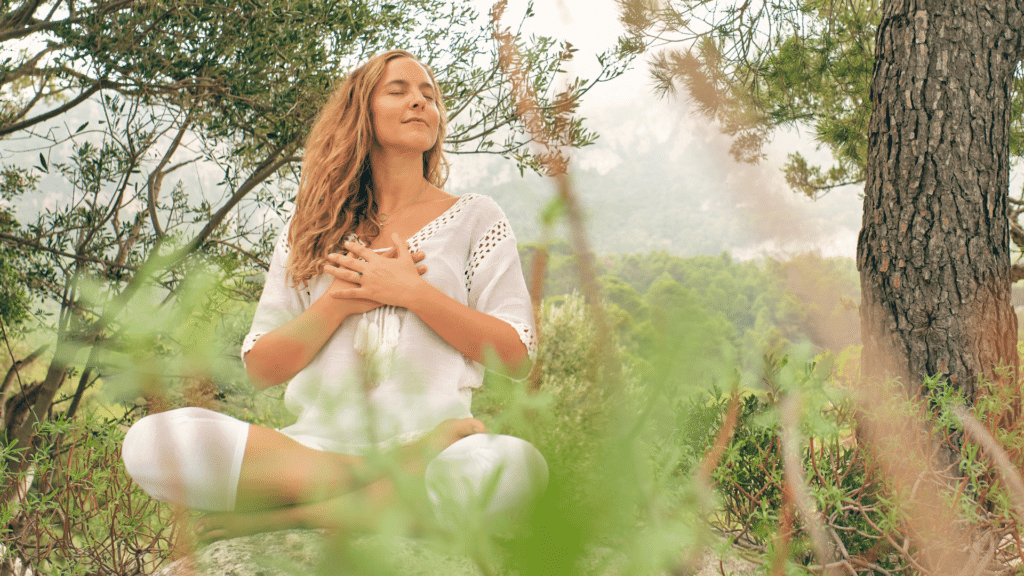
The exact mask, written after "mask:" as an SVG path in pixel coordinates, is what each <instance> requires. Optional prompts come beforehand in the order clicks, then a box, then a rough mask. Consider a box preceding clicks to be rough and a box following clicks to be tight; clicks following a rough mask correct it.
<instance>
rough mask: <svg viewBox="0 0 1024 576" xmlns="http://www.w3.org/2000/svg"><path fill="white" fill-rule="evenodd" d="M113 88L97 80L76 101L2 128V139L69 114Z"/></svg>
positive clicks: (0, 132)
mask: <svg viewBox="0 0 1024 576" xmlns="http://www.w3.org/2000/svg"><path fill="white" fill-rule="evenodd" d="M112 86H114V84H113V83H110V82H107V81H106V80H97V81H96V83H95V84H93V85H92V86H90V87H89V89H88V90H86V91H85V92H82V93H81V94H79V95H78V97H77V98H75V99H74V100H72V101H70V102H68V103H66V104H64V105H63V106H58V107H56V108H54V109H53V110H50V111H49V112H44V113H42V114H40V115H38V116H36V117H34V118H30V119H28V120H25V121H24V122H19V123H17V124H13V125H11V126H3V127H0V137H3V136H6V135H8V134H12V133H14V132H17V131H19V130H24V129H25V128H29V127H31V126H35V125H36V124H39V123H40V122H46V121H47V120H49V119H51V118H54V117H56V116H60V115H61V114H63V113H65V112H67V111H68V110H71V109H72V108H74V107H75V106H78V105H79V104H81V103H82V102H85V101H86V100H88V99H89V97H91V96H92V95H93V94H95V93H97V92H99V91H100V90H102V89H103V88H109V87H112Z"/></svg>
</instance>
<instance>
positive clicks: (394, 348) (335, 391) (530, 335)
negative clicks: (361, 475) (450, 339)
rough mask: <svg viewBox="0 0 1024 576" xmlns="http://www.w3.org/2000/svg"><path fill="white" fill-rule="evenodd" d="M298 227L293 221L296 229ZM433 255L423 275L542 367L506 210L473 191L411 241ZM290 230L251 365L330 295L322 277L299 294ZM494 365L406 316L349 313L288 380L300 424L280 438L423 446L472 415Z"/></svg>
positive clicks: (248, 341) (268, 287)
mask: <svg viewBox="0 0 1024 576" xmlns="http://www.w3.org/2000/svg"><path fill="white" fill-rule="evenodd" d="M289 224H290V222H289ZM408 242H409V245H410V247H411V249H412V250H422V251H423V252H424V253H425V254H426V258H425V259H424V260H423V262H422V263H423V264H426V265H427V272H426V274H424V275H423V278H424V279H425V280H427V281H428V282H430V283H431V284H433V285H434V286H436V287H437V288H439V289H440V290H441V291H442V292H444V293H445V294H447V295H448V296H450V297H452V298H453V299H455V300H456V301H458V302H460V303H462V304H466V305H467V306H469V307H470V308H473V309H475V310H479V311H481V312H484V313H486V314H489V315H491V316H494V317H495V318H498V319H500V320H504V321H505V322H508V323H509V324H510V325H511V326H512V327H513V328H515V330H516V332H518V333H519V337H520V339H521V340H522V341H523V343H524V344H525V345H526V347H527V350H528V351H529V354H530V357H531V358H532V357H533V356H534V355H535V354H536V349H537V337H536V330H535V327H534V321H533V307H532V305H531V303H530V295H529V292H528V291H527V288H526V282H525V280H524V279H523V272H522V267H521V265H520V263H519V253H518V250H517V248H516V239H515V236H514V235H513V233H512V229H511V227H510V226H509V223H508V220H507V219H506V218H505V214H504V213H503V212H502V210H501V208H499V207H498V205H497V204H496V203H495V202H494V201H493V200H491V199H490V198H489V197H487V196H481V195H479V194H466V195H465V196H462V197H461V198H459V199H458V201H456V202H455V204H454V205H453V206H452V207H451V208H449V209H448V210H447V211H445V212H444V213H443V214H441V215H440V216H438V217H437V218H436V219H434V220H433V221H432V222H430V223H429V224H427V225H426V226H425V227H423V228H422V229H421V230H420V231H419V232H417V233H416V234H415V235H413V236H412V237H411V238H409V240H408ZM288 252H289V245H288V226H287V225H286V226H285V228H284V230H283V231H282V232H281V236H280V238H279V239H278V241H277V246H276V247H275V249H274V255H273V257H272V259H271V261H270V270H269V271H268V272H267V280H266V284H265V285H264V287H263V295H262V296H261V297H260V302H259V305H258V306H257V307H256V315H255V317H254V318H253V322H252V328H251V330H250V331H249V334H248V336H246V338H245V341H244V342H243V344H242V360H243V361H244V360H245V355H246V353H247V352H249V350H251V349H252V347H253V345H254V344H255V343H256V340H257V339H259V337H260V336H262V335H263V334H266V333H267V332H270V331H272V330H274V329H276V328H278V327H279V326H282V325H283V324H285V323H286V322H288V321H289V320H291V319H292V318H295V317H296V316H298V315H299V314H301V313H302V311H303V310H305V309H306V308H308V307H309V306H310V305H311V304H312V303H313V302H315V301H316V300H317V299H318V298H319V297H320V296H322V295H323V294H324V293H325V292H326V291H327V289H328V287H330V285H331V282H332V281H333V277H332V276H330V275H329V274H320V275H318V276H314V277H313V278H311V279H310V281H309V284H308V286H306V287H304V288H303V287H298V288H296V287H292V286H291V283H290V279H289V278H288V273H287V262H288ZM482 382H483V366H482V365H480V364H478V363H477V362H474V361H472V360H470V359H468V358H466V357H465V356H463V355H462V353H461V352H459V351H458V350H456V349H455V348H453V347H452V346H451V345H450V344H448V343H447V342H445V341H444V340H442V339H441V337H440V336H438V335H437V333H436V332H434V331H433V330H432V329H430V327H428V326H427V325H426V324H424V323H423V321H421V320H420V319H419V317H417V316H416V315H415V314H413V313H411V312H409V310H407V309H405V308H396V307H393V306H384V307H381V308H377V309H375V310H371V311H369V312H367V313H365V314H362V315H355V316H350V317H348V318H346V319H345V320H344V322H342V324H341V326H340V327H339V328H338V330H337V331H335V333H334V334H333V335H332V336H331V337H330V339H328V340H327V343H326V344H324V347H323V348H321V349H320V352H319V353H318V354H317V355H316V356H314V357H313V360H312V361H311V362H310V363H309V364H308V365H307V366H306V367H305V368H303V369H302V370H301V371H300V372H299V373H298V374H296V375H295V377H294V378H292V380H291V381H290V382H289V383H288V388H287V389H286V391H285V406H286V407H287V408H288V410H289V411H290V412H291V413H293V414H295V415H296V416H297V417H298V420H297V421H296V422H295V424H292V425H291V426H287V427H285V428H283V429H282V430H281V432H283V433H285V434H287V435H288V436H290V437H292V438H294V439H295V440H297V441H299V442H301V443H303V444H305V445H307V446H310V447H312V448H316V449H319V450H329V451H332V452H343V453H361V452H363V451H365V450H366V449H368V448H369V447H370V446H372V445H377V446H378V447H382V448H386V447H390V446H391V445H394V444H404V443H406V442H411V441H413V440H415V439H416V438H419V437H420V436H422V435H423V434H425V433H427V432H429V431H430V430H432V429H433V428H434V427H435V426H437V424H439V423H440V422H441V421H443V420H446V419H448V418H469V417H471V416H472V414H471V413H470V402H471V400H472V390H473V389H474V388H478V387H479V386H480V384H481V383H482Z"/></svg>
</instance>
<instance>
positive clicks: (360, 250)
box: [345, 242, 380, 262]
mask: <svg viewBox="0 0 1024 576" xmlns="http://www.w3.org/2000/svg"><path fill="white" fill-rule="evenodd" d="M345 248H346V249H347V250H348V251H349V253H350V254H355V255H356V256H359V257H360V258H362V259H363V260H366V261H367V262H369V261H370V260H371V259H373V258H380V254H377V253H376V252H374V251H373V250H370V249H369V248H367V247H366V246H363V245H362V244H360V243H358V242H345Z"/></svg>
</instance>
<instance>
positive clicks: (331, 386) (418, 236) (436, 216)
mask: <svg viewBox="0 0 1024 576" xmlns="http://www.w3.org/2000/svg"><path fill="white" fill-rule="evenodd" d="M445 129H446V124H445V110H444V105H443V102H442V97H441V93H440V90H439V88H438V85H437V82H436V80H435V79H434V76H433V73H432V72H431V71H430V70H429V69H428V68H427V67H426V66H424V65H423V64H421V63H420V62H419V61H418V60H416V58H415V57H413V56H412V54H410V53H408V52H405V51H400V50H396V51H390V52H386V53H384V54H380V55H378V56H375V57H374V58H372V59H370V60H369V61H368V62H367V63H365V64H364V65H363V66H360V67H359V68H357V69H356V70H354V71H352V73H351V74H350V75H349V76H348V77H347V78H346V79H345V81H344V82H343V83H342V85H341V86H340V87H339V88H338V89H337V90H336V91H335V93H334V95H333V96H332V98H331V100H330V101H329V102H328V104H327V105H326V106H325V107H324V109H323V110H322V111H321V113H320V116H319V117H318V119H317V121H316V123H315V125H314V127H313V129H312V130H311V132H310V136H309V140H308V141H307V146H306V160H305V164H304V166H303V171H302V179H301V182H300V186H299V192H298V195H297V198H296V207H295V214H294V215H293V217H292V219H291V221H290V222H289V224H288V226H287V227H286V229H285V231H284V232H283V233H282V234H281V237H280V239H279V241H278V244H277V246H276V249H275V252H274V256H273V258H272V261H271V266H270V270H269V272H268V274H267V281H266V285H265V287H264V292H263V295H262V297H261V298H260V303H259V305H258V307H257V309H256V314H255V318H254V320H253V325H252V330H251V332H250V334H249V335H248V336H247V338H246V339H245V342H244V344H243V347H242V358H243V361H244V362H245V364H246V370H247V372H248V374H249V377H250V379H251V380H252V382H253V383H254V385H256V386H257V387H260V388H266V387H268V386H273V385H277V384H281V383H284V382H289V384H288V388H287V390H286V392H285V402H286V405H287V407H288V409H289V410H290V411H292V412H293V413H294V414H295V415H296V416H297V421H296V423H295V424H293V425H291V426H288V427H286V428H284V429H282V430H280V431H277V430H270V429H267V428H262V427H259V426H255V425H248V424H245V423H243V422H240V421H238V420H235V419H233V418H230V417H228V416H225V415H222V414H217V413H215V412H211V411H208V410H202V409H198V408H185V409H179V410H174V411H170V412H165V413H161V414H156V415H152V416H148V417H146V418H144V419H142V420H140V421H139V422H138V423H136V424H135V426H133V427H132V428H131V429H130V430H129V432H128V435H127V437H126V438H125V445H124V450H123V452H124V459H125V464H126V466H127V468H128V471H129V473H130V474H131V475H132V477H133V478H134V479H135V480H136V482H137V483H139V484H140V485H141V486H142V487H143V488H144V489H146V490H147V491H148V492H149V493H150V494H152V495H153V496H154V497H156V498H158V499H163V500H168V501H172V502H178V503H181V504H185V505H188V506H190V507H192V508H195V509H201V510H213V511H232V510H233V511H241V512H248V514H246V516H245V517H244V518H240V517H238V516H237V515H235V516H231V515H221V516H217V515H212V516H208V517H207V522H206V529H207V534H206V536H207V537H226V536H231V535H235V534H238V533H241V532H252V531H259V530H267V529H275V528H284V527H296V526H307V527H327V528H331V527H337V526H338V525H337V523H338V522H339V518H341V517H342V515H341V514H339V512H341V511H350V510H352V509H353V508H355V507H364V508H363V509H365V507H366V506H369V509H371V510H372V509H374V507H375V506H377V507H380V506H385V505H386V504H387V502H389V500H390V499H391V497H392V496H393V494H392V490H393V487H392V486H391V483H390V481H388V480H386V479H385V480H377V481H375V482H374V481H373V480H374V479H372V478H366V477H365V470H363V466H362V464H363V458H362V455H363V454H366V453H367V452H371V451H376V450H393V451H395V453H396V454H395V455H396V457H397V458H398V459H399V461H401V462H402V463H403V465H404V467H405V468H406V469H407V470H411V471H414V472H419V473H424V467H423V465H424V463H425V461H426V460H428V459H429V458H430V456H431V455H434V454H437V453H438V452H440V451H441V450H443V449H444V452H442V453H441V455H440V456H439V457H438V458H435V459H433V460H432V461H430V463H429V465H427V467H426V469H425V474H426V476H427V482H428V489H429V490H430V491H431V497H432V499H433V500H434V503H435V505H436V506H438V507H442V505H443V502H442V500H445V498H446V496H448V497H451V498H450V499H449V500H450V502H449V504H451V503H454V504H455V505H456V506H458V505H459V503H463V504H464V503H465V502H466V501H468V500H471V499H472V498H473V494H470V493H465V492H464V491H463V492H461V493H460V490H462V489H463V488H465V487H466V486H480V485H481V483H482V482H484V481H485V480H486V478H485V477H486V476H488V475H490V474H497V475H498V476H499V478H498V479H497V481H498V494H496V496H495V498H494V500H493V501H492V503H491V506H490V507H489V508H488V510H489V511H491V512H493V513H494V515H495V516H497V515H503V514H506V513H512V512H514V511H515V510H516V509H518V507H519V506H521V505H522V504H523V503H524V501H526V500H529V499H530V498H531V497H533V496H535V495H536V494H538V493H539V491H541V490H543V486H544V484H545V483H546V480H547V468H546V464H544V461H543V458H542V457H541V456H540V454H539V453H537V451H536V450H535V449H534V448H533V447H532V446H530V445H529V444H527V443H526V442H523V441H522V440H519V439H516V438H511V437H507V436H496V437H495V436H486V435H482V434H480V435H477V436H473V435H476V434H477V433H479V432H483V431H484V428H483V425H482V424H481V423H480V422H479V421H477V420H474V419H473V418H472V415H471V413H470V401H471V397H472V390H473V389H474V388H476V387H479V386H480V384H481V382H482V379H483V372H482V366H481V363H482V362H483V361H484V360H485V358H486V357H488V356H489V355H490V354H492V353H493V354H495V355H496V357H497V358H498V359H500V360H501V362H502V363H504V365H505V366H506V367H508V368H509V369H512V370H516V369H519V370H521V369H522V368H523V367H524V366H525V365H526V364H527V363H528V358H529V356H530V355H532V354H533V352H534V350H535V348H536V340H535V336H534V335H535V331H534V328H533V318H532V307H531V304H530V299H529V295H528V293H527V290H526V285H525V282H524V280H523V276H522V272H521V268H520V263H519V259H518V255H517V252H516V243H515V238H514V236H513V235H512V233H511V230H510V229H509V226H508V222H507V220H506V219H505V217H504V215H503V214H502V212H501V210H500V209H499V208H498V207H497V205H495V204H494V202H493V201H491V200H490V199H488V198H486V197H484V196H478V195H474V194H469V195H465V196H462V197H458V198H457V197H454V196H451V195H449V194H447V193H445V192H443V191H442V190H441V189H440V188H439V186H441V185H442V184H443V183H444V180H445V178H446V172H447V163H446V161H445V159H444V156H443V152H442V148H441V146H442V143H443V141H444V136H445ZM453 443H454V444H453ZM449 445H451V447H450V448H447V449H445V448H446V447H448V446H449ZM424 454H427V455H426V456H424ZM175 455H178V456H175ZM179 462H180V464H179ZM513 471H518V473H517V474H513V473H512V472H513ZM465 475H468V476H469V477H472V478H468V479H469V480H470V481H469V482H468V484H467V482H466V480H467V478H466V477H463V478H459V476H465ZM363 486H365V488H362V487H363ZM446 486H448V487H447V488H446ZM360 488H362V489H360ZM357 489H360V490H359V491H358V492H353V491H354V490H357ZM370 516H372V514H371V515H370ZM448 520H451V519H450V518H449V519H448ZM442 521H445V519H444V518H442ZM346 527H347V526H346Z"/></svg>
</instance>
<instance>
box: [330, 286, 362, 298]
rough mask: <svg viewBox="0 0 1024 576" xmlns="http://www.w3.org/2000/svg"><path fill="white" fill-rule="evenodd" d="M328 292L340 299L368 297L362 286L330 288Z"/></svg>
mask: <svg viewBox="0 0 1024 576" xmlns="http://www.w3.org/2000/svg"><path fill="white" fill-rule="evenodd" d="M328 294H330V295H331V297H332V298H336V299H338V300H365V299H367V295H366V291H365V290H363V289H362V288H340V289H337V290H328Z"/></svg>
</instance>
